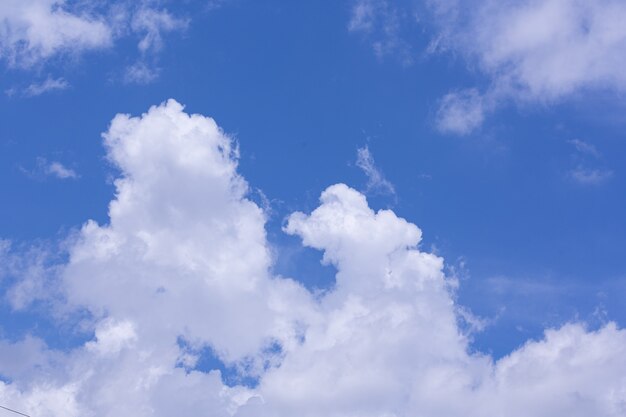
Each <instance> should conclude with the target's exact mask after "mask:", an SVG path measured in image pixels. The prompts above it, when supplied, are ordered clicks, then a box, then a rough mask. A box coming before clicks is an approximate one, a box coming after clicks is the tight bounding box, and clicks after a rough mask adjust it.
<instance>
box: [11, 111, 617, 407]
mask: <svg viewBox="0 0 626 417" xmlns="http://www.w3.org/2000/svg"><path fill="white" fill-rule="evenodd" d="M104 141H105V146H106V149H107V155H108V158H109V160H110V161H111V162H112V163H113V164H114V165H115V166H116V167H117V168H118V169H119V173H120V174H119V177H118V178H117V180H116V181H115V187H116V194H115V198H114V199H113V200H112V201H111V203H110V206H109V222H108V224H104V225H99V224H96V223H95V222H93V221H89V222H87V223H86V224H85V225H83V227H82V229H81V230H80V232H79V233H78V235H77V236H75V237H74V238H73V239H72V240H71V242H70V243H69V248H68V258H69V259H68V261H67V262H66V263H64V264H62V265H60V266H59V269H58V270H57V271H58V278H57V280H56V281H55V282H56V283H57V284H56V285H58V288H57V289H56V290H55V291H52V292H53V293H56V294H61V295H60V296H59V298H58V299H57V300H56V305H57V307H56V308H57V309H58V310H59V311H62V314H61V313H59V314H58V317H59V319H58V320H60V322H59V325H61V324H62V323H63V320H69V319H68V317H71V316H72V313H73V312H79V313H80V314H81V315H82V316H86V317H88V319H86V320H84V322H83V323H82V326H84V327H86V328H87V329H88V330H89V331H91V332H92V335H93V336H92V337H91V338H89V339H90V340H88V341H87V342H86V343H82V344H78V345H77V346H75V347H74V348H73V349H71V350H54V349H52V348H50V347H48V346H47V345H46V343H45V341H43V340H40V339H37V338H35V337H31V336H27V337H25V338H24V339H22V340H18V341H8V340H4V341H0V354H1V356H2V357H3V361H1V362H0V376H1V377H2V378H1V379H0V404H2V405H6V406H10V407H11V408H14V409H19V410H21V411H23V412H26V413H28V414H30V415H32V416H43V415H47V416H51V417H56V416H59V417H61V416H63V417H72V416H93V417H108V416H111V417H112V416H120V415H134V416H163V417H165V416H172V415H201V416H237V417H252V416H254V417H263V416H268V417H269V416H272V417H280V416H285V417H287V416H294V415H298V416H304V417H307V416H311V417H312V416H316V417H317V416H325V417H328V416H330V417H334V416H336V417H339V416H344V417H345V416H355V417H356V416H359V417H369V416H371V417H382V416H386V417H392V416H396V417H400V416H414V415H424V416H432V417H436V416H458V415H464V416H470V417H472V416H476V417H479V416H495V415H506V416H510V417H518V416H519V417H522V416H524V417H525V416H528V417H530V416H533V417H542V416H546V417H547V416H550V417H555V416H556V417H558V416H568V417H571V416H581V417H582V416H585V417H587V416H590V415H593V416H607V417H608V416H615V417H617V416H622V415H624V413H625V412H626V377H625V376H624V375H626V332H625V331H623V330H620V329H618V328H617V327H616V326H615V325H614V324H608V325H606V326H605V327H603V328H601V329H598V330H596V331H588V330H586V329H585V328H584V326H583V325H582V324H569V325H566V326H564V327H562V328H560V329H551V330H548V331H546V334H545V337H544V338H543V339H542V340H539V341H529V342H528V343H527V344H525V345H524V346H523V347H521V348H520V349H518V350H516V351H515V352H512V353H511V354H510V355H508V356H507V357H505V358H503V359H500V360H498V361H494V360H493V359H492V358H491V357H489V356H487V355H483V354H479V353H472V352H471V349H470V347H469V344H468V338H467V335H465V334H464V333H463V331H461V329H460V327H459V325H458V323H457V322H458V317H457V311H458V310H457V307H458V306H457V305H456V303H455V299H454V296H453V293H452V292H453V288H454V286H455V285H456V284H455V282H454V280H453V279H451V278H448V277H446V276H445V274H444V272H443V270H444V261H443V259H442V258H440V257H438V256H436V255H433V254H430V253H427V252H423V251H422V250H420V248H419V243H420V240H421V231H420V229H419V228H418V227H417V226H415V225H414V224H412V223H409V222H408V221H406V220H404V219H402V218H400V217H398V216H397V215H396V214H395V213H394V212H393V211H391V210H380V211H374V210H372V209H371V208H370V207H369V206H368V203H367V200H366V198H365V196H364V195H362V194H361V193H359V192H358V191H356V190H354V189H352V188H350V187H348V186H346V185H344V184H337V185H333V186H331V187H329V188H327V189H326V190H325V191H324V192H323V193H322V195H321V198H320V205H319V207H317V208H316V209H315V210H313V211H312V212H311V213H301V212H296V213H293V214H292V215H290V216H289V217H288V219H287V221H286V223H285V227H284V230H285V232H286V233H288V234H292V235H295V236H299V237H300V238H301V239H302V242H303V244H304V245H305V246H308V247H311V248H315V249H317V250H320V251H322V252H323V261H324V262H326V263H329V264H332V265H333V266H334V267H335V268H336V270H337V275H336V286H335V287H334V288H333V289H332V290H329V291H328V292H326V293H324V294H321V295H320V294H312V293H310V292H309V291H307V290H306V289H305V288H304V287H303V286H302V285H300V284H299V283H298V282H297V281H295V280H292V279H288V278H283V277H276V276H272V275H271V273H270V270H271V262H272V257H271V250H270V245H269V244H268V242H267V240H266V236H265V230H264V224H265V215H264V212H263V210H262V209H261V208H259V207H258V206H257V205H256V204H255V203H253V202H252V201H251V200H249V199H248V198H247V197H246V195H247V193H248V185H247V183H246V181H245V180H244V179H243V178H242V177H241V176H240V175H239V174H238V173H237V147H236V146H235V144H234V143H233V142H232V140H231V139H230V138H229V137H228V136H227V135H225V134H224V132H222V131H221V130H220V128H219V127H218V126H217V125H216V123H215V122H214V121H213V120H212V119H210V118H208V117H204V116H202V115H197V114H194V115H190V114H187V113H185V112H184V110H183V107H182V106H181V105H180V104H178V103H177V102H175V101H173V100H170V101H168V102H166V103H164V104H162V105H160V106H155V107H152V108H151V109H150V110H149V111H148V112H147V113H145V114H143V115H142V116H140V117H131V116H129V115H118V116H116V117H115V118H114V119H113V121H112V123H111V125H110V127H109V129H108V131H107V132H106V133H105V134H104ZM8 251H9V249H8V245H7V244H6V242H4V243H1V244H0V256H3V257H6V256H8V255H7V253H8ZM207 349H210V350H211V351H212V352H214V354H215V356H216V357H217V358H218V359H219V360H220V361H221V362H223V363H224V364H225V365H226V366H230V367H233V368H234V369H236V371H237V373H238V375H239V376H240V378H241V381H244V379H245V378H246V377H249V378H252V379H253V380H257V381H258V383H257V384H256V386H255V385H254V384H243V383H240V384H237V383H229V384H225V382H224V378H223V375H221V373H220V371H218V370H208V369H202V368H201V367H199V366H198V364H199V362H200V361H201V360H202V355H203V352H205V351H206V350H207ZM216 368H217V367H216Z"/></svg>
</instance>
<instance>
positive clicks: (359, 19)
mask: <svg viewBox="0 0 626 417" xmlns="http://www.w3.org/2000/svg"><path fill="white" fill-rule="evenodd" d="M404 20H406V19H405V16H404V15H403V13H402V11H401V9H399V8H397V7H395V5H394V2H393V1H387V0H357V1H355V2H354V3H353V6H352V11H351V16H350V21H349V22H348V30H349V31H350V32H354V33H359V34H361V35H363V36H364V37H365V38H366V39H368V41H369V42H370V43H371V46H372V49H373V50H374V53H375V54H376V56H377V57H378V58H380V59H382V58H384V57H385V56H387V55H395V56H397V57H399V58H400V60H401V62H402V63H403V64H404V65H409V64H410V63H411V62H412V61H413V57H412V56H411V48H410V44H409V43H408V42H406V41H405V40H404V39H403V37H402V36H401V27H402V22H403V21H404Z"/></svg>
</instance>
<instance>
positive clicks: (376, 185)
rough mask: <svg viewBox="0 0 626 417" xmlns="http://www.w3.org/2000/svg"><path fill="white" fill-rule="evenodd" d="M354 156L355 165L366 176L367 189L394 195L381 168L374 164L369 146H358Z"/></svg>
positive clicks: (392, 188)
mask: <svg viewBox="0 0 626 417" xmlns="http://www.w3.org/2000/svg"><path fill="white" fill-rule="evenodd" d="M356 156H357V158H356V166H357V167H359V168H361V170H362V171H363V173H364V174H365V175H366V176H367V191H368V192H374V193H382V194H391V195H395V193H396V190H395V188H394V186H393V184H392V183H391V182H389V180H387V178H385V175H384V174H383V172H382V171H381V169H380V168H379V167H378V166H376V163H375V162H374V157H373V156H372V153H371V152H370V149H369V147H368V146H364V147H362V148H358V149H357V151H356Z"/></svg>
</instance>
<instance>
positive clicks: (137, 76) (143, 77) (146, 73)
mask: <svg viewBox="0 0 626 417" xmlns="http://www.w3.org/2000/svg"><path fill="white" fill-rule="evenodd" d="M158 77H159V70H158V69H155V68H150V67H149V66H148V65H147V64H146V63H145V62H141V61H139V62H136V63H135V64H133V65H131V66H129V67H128V68H126V71H125V72H124V82H125V83H128V84H150V83H151V82H153V81H154V80H156V79H157V78H158Z"/></svg>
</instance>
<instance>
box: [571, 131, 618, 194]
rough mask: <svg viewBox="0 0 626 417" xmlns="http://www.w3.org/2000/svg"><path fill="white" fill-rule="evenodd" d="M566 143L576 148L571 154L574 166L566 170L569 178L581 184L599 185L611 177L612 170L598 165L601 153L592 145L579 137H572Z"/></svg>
mask: <svg viewBox="0 0 626 417" xmlns="http://www.w3.org/2000/svg"><path fill="white" fill-rule="evenodd" d="M568 143H569V144H570V145H572V146H574V148H575V150H576V152H575V153H573V154H572V155H571V156H572V159H573V161H574V164H575V167H574V168H572V169H570V170H569V171H568V172H567V176H568V177H569V178H570V179H572V180H574V181H575V182H577V183H578V184H581V185H601V184H604V183H605V182H607V181H608V180H610V179H611V177H613V170H611V169H608V168H606V167H602V166H598V165H600V164H601V162H600V160H601V159H602V153H601V152H600V151H599V150H598V149H597V148H596V147H595V146H594V145H592V144H590V143H588V142H585V141H583V140H580V139H572V140H569V141H568Z"/></svg>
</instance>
